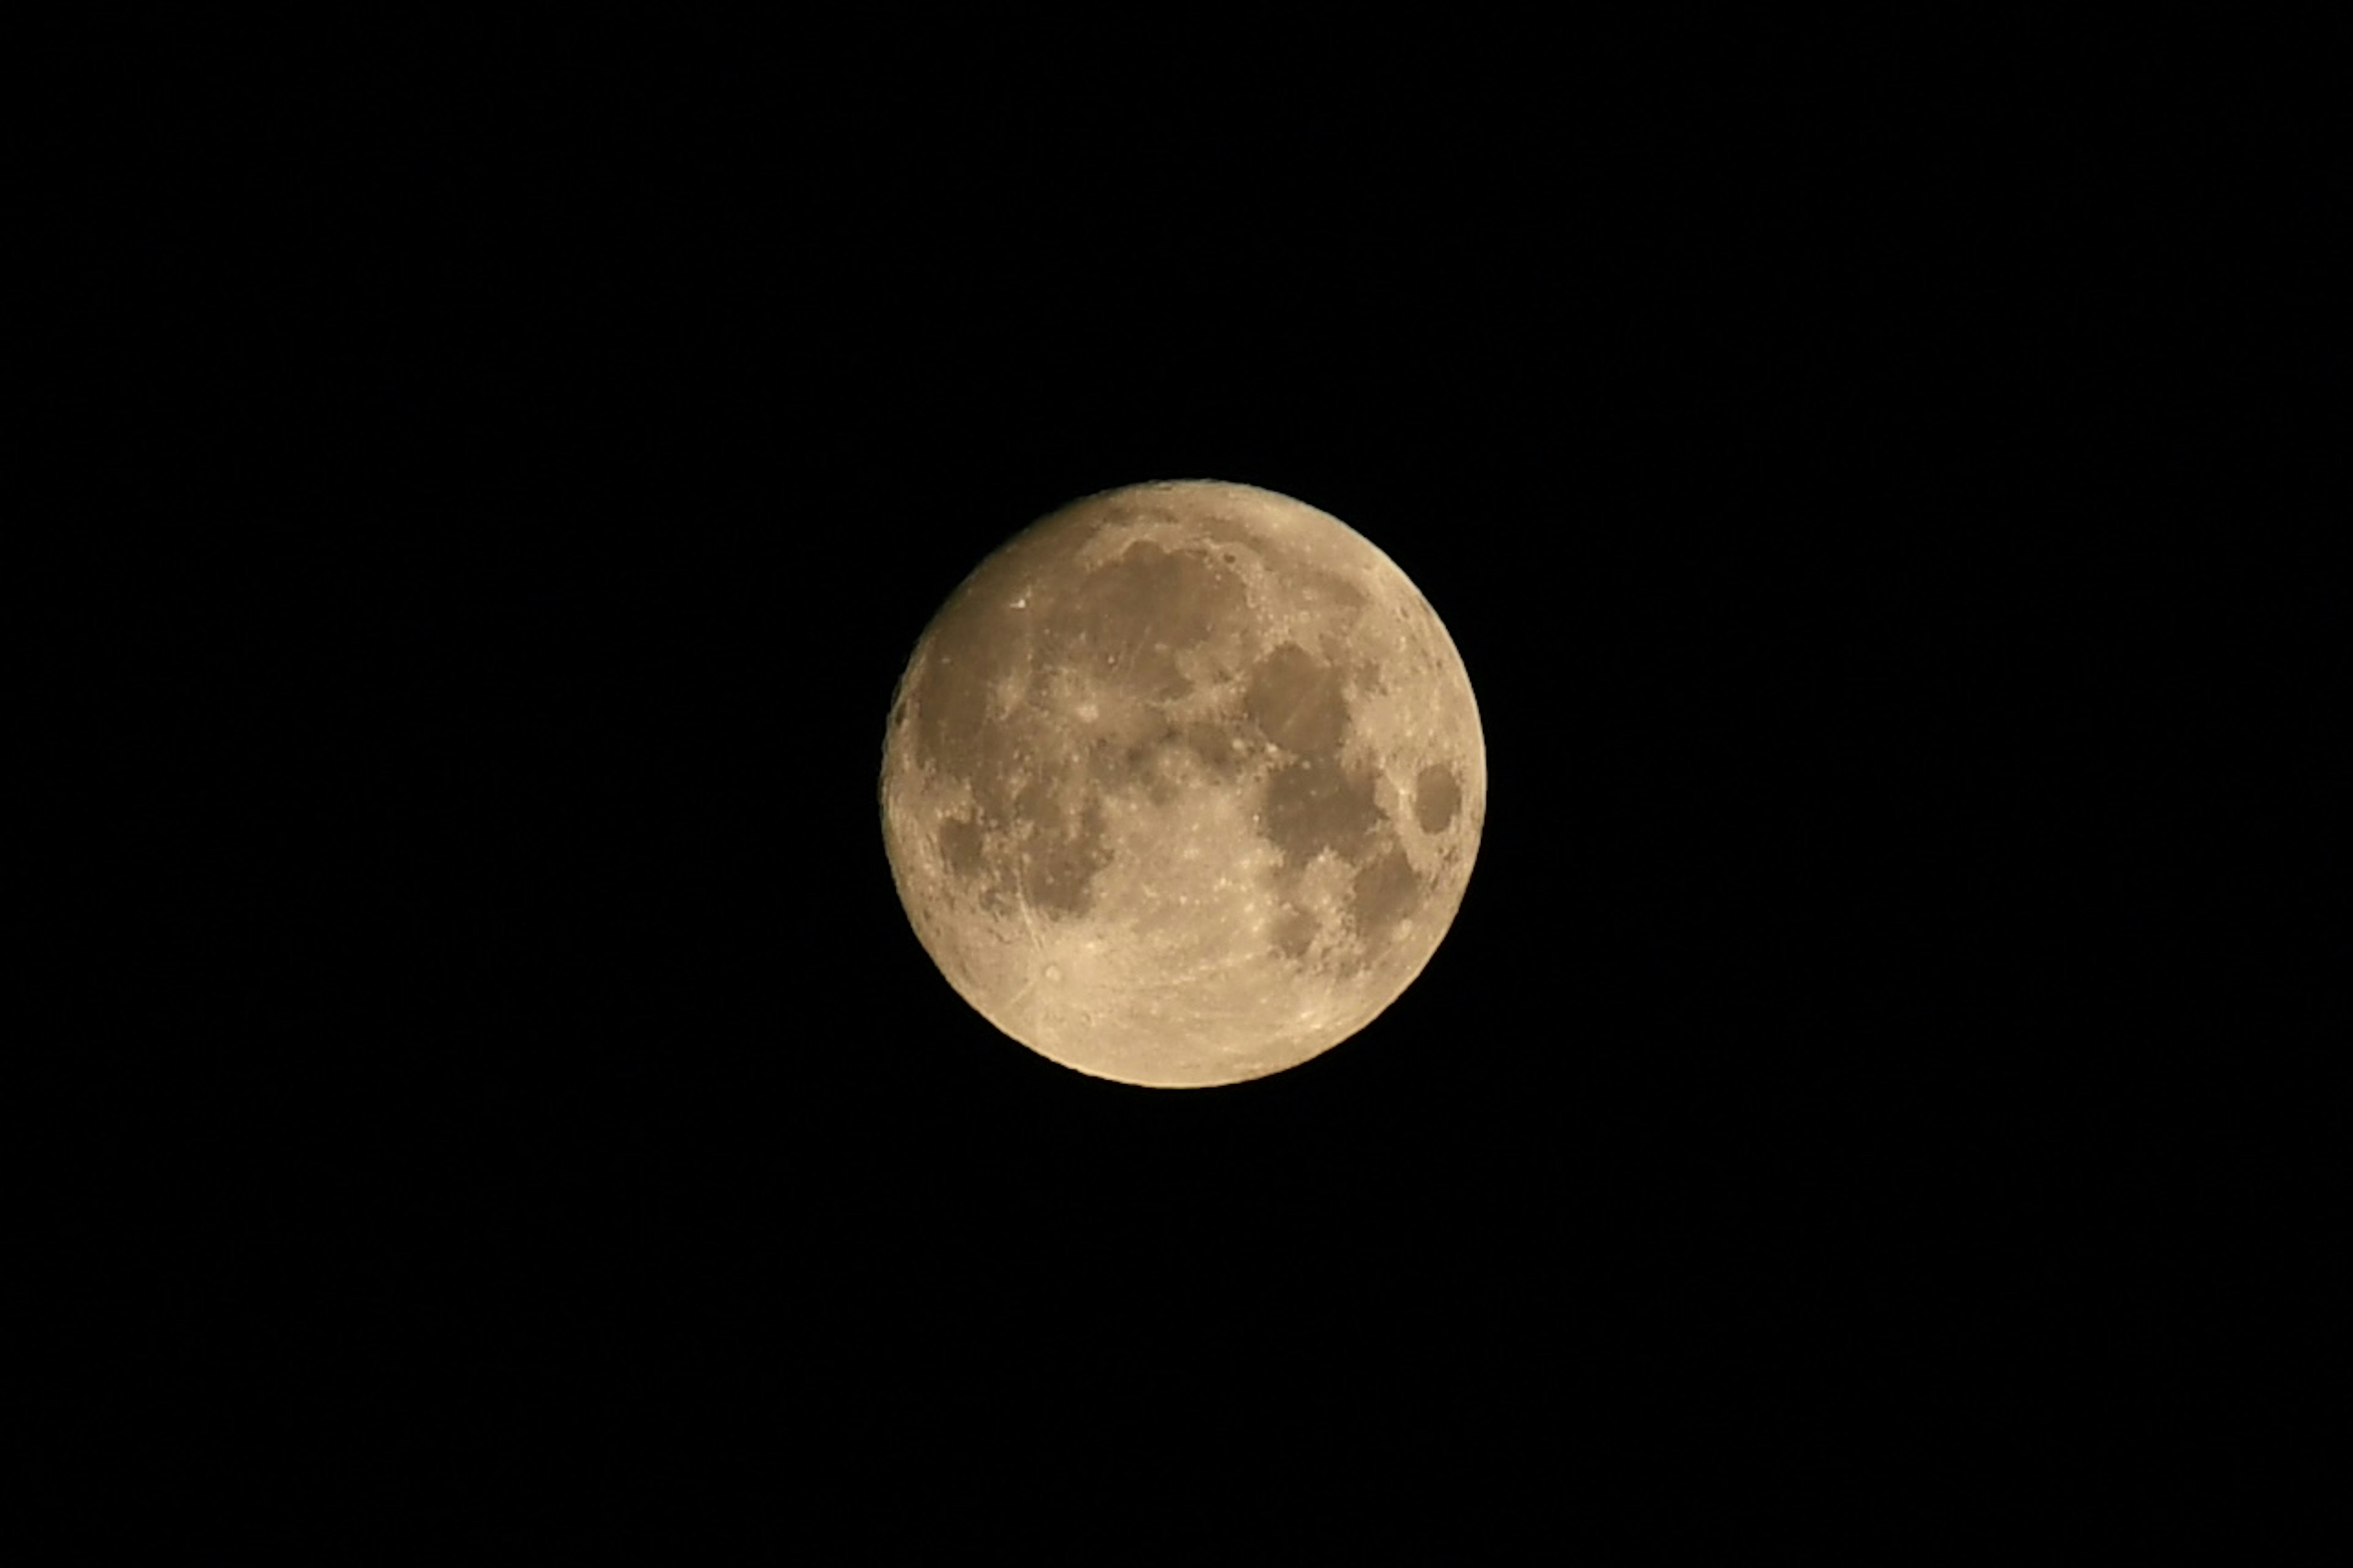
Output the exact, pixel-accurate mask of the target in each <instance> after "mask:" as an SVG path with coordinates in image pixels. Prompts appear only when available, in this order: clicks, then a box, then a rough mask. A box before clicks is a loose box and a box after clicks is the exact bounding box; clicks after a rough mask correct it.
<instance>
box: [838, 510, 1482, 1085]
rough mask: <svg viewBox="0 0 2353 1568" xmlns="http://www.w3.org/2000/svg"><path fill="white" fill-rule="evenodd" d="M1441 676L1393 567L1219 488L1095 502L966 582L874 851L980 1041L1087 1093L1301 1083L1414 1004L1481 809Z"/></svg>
mask: <svg viewBox="0 0 2353 1568" xmlns="http://www.w3.org/2000/svg"><path fill="white" fill-rule="evenodd" d="M1486 787H1487V777H1486V756H1485V750H1484V746H1483V743H1482V737H1481V731H1480V726H1479V714H1478V709H1477V705H1476V703H1475V701H1474V700H1473V699H1472V691H1471V683H1470V679H1469V677H1468V675H1467V674H1466V673H1465V671H1464V669H1463V667H1462V661H1461V657H1460V656H1459V655H1458V654H1457V652H1456V651H1455V647H1454V644H1453V641H1452V639H1451V637H1449V636H1448V635H1447V632H1446V628H1445V627H1444V626H1441V625H1440V622H1439V618H1438V616H1437V614H1436V613H1435V612H1434V611H1433V610H1432V609H1431V608H1430V604H1429V602H1428V601H1427V600H1425V599H1424V598H1423V597H1422V595H1421V594H1420V593H1419V590H1417V589H1416V588H1415V587H1414V585H1413V584H1411V583H1410V582H1409V581H1408V580H1407V578H1406V576H1405V574H1403V573H1402V572H1401V571H1399V570H1398V567H1397V566H1396V565H1395V563H1392V562H1391V561H1390V560H1389V559H1388V556H1386V555H1384V554H1383V553H1381V552H1380V551H1379V550H1377V548H1375V547H1374V546H1373V545H1372V544H1371V543H1369V542H1366V540H1365V539H1364V538H1363V537H1361V536H1360V535H1358V534H1357V533H1356V532H1355V531H1352V530H1350V529H1349V528H1347V527H1346V526H1345V525H1344V524H1343V523H1341V522H1340V521H1337V520H1336V519H1334V518H1332V517H1330V516H1327V515H1326V514H1324V513H1323V512H1321V511H1318V510H1315V509H1314V508H1312V507H1309V506H1306V505H1304V504H1303V503H1301V502H1299V501H1296V500H1291V499H1290V498H1288V497H1285V496H1282V495H1277V494H1274V493H1272V492H1271V491H1267V490H1262V489H1253V488H1251V487H1249V486H1246V485H1237V484H1224V483H1217V482H1212V481H1206V480H1199V481H1183V482H1170V483H1155V484H1144V485H1135V486H1132V487H1129V488H1127V489H1118V490H1113V491H1108V492H1105V493H1103V494H1101V495H1096V496H1091V497H1088V498H1087V499H1085V500H1080V501H1077V502H1074V503H1072V504H1071V505H1070V506H1068V507H1065V508H1063V509H1062V510H1060V511H1058V512H1055V513H1053V514H1052V515H1050V516H1049V517H1047V518H1045V519H1043V520H1041V521H1039V522H1037V523H1036V524H1034V525H1032V526H1031V527H1030V528H1029V529H1028V530H1026V531H1023V532H1022V533H1020V534H1019V535H1018V536H1017V537H1016V538H1014V539H1013V540H1012V541H1011V542H1008V544H1006V545H1005V546H1004V547H1003V548H1002V549H1000V550H998V551H997V552H996V553H995V554H993V555H991V556H990V557H989V558H988V559H987V561H985V562H984V563H982V564H981V565H980V566H979V568H978V569H977V570H976V571H975V572H974V573H973V574H972V575H971V576H970V577H968V578H967V579H965V582H964V584H962V585H961V586H960V587H958V588H957V589H956V591H955V594H954V595H951V596H950V598H949V600H948V602H947V604H946V605H944V606H943V607H942V609H941V610H940V612H939V614H938V615H937V616H936V617H934V620H933V622H932V624H931V626H929V627H928V628H927V629H926V631H925V632H924V634H923V638H922V640H921V641H920V642H919V643H918V645H917V647H916V648H915V652H914V655H913V658H912V659H911V660H910V661H909V663H908V666H907V669H906V672H905V675H904V677H903V678H902V680H901V682H900V685H899V689H898V693H897V696H896V699H895V700H894V701H893V703H892V712H891V716H890V721H889V728H888V731H887V734H886V737H885V741H884V752H883V762H882V774H881V807H882V823H883V837H884V842H885V846H886V847H887V850H888V853H889V857H890V862H891V867H892V873H893V875H894V876H895V878H896V879H897V882H898V888H899V893H900V897H901V900H902V902H903V903H904V904H905V907H906V910H907V913H908V917H909V919H910V920H911V921H913V925H914V929H915V932H916V935H917V936H918V937H919V938H920V939H921V941H922V942H923V946H924V948H925V949H926V950H927V951H928V952H930V954H931V956H932V957H933V959H934V961H935V962H936V963H938V965H939V967H940V970H941V973H943V974H944V975H945V976H946V978H947V980H948V982H949V984H952V985H953V986H955V989H956V991H957V992H958V993H959V994H962V995H963V996H964V998H965V1000H966V1001H968V1002H969V1003H970V1004H971V1005H973V1006H974V1007H975V1008H976V1009H977V1010H978V1011H979V1012H980V1013H981V1015H982V1016H985V1017H987V1019H988V1020H989V1021H990V1022H991V1023H993V1024H995V1025H996V1026H997V1027H998V1028H1000V1029H1002V1030H1003V1031H1004V1032H1005V1033H1007V1034H1008V1035H1010V1036H1012V1037H1014V1038H1015V1039H1017V1040H1018V1041H1020V1042H1021V1043H1022V1044H1024V1045H1027V1046H1029V1047H1031V1048H1032V1049H1034V1050H1036V1051H1038V1052H1039V1053H1040V1054H1042V1055H1044V1056H1045V1057H1047V1058H1050V1059H1052V1060H1054V1061H1056V1062H1059V1063H1061V1064H1062V1065H1064V1066H1066V1067H1069V1068H1075V1069H1077V1070H1078V1071H1081V1072H1084V1073H1089V1074H1092V1075H1094V1076H1096V1077H1100V1078H1105V1079H1115V1080H1118V1081H1121V1082H1124V1083H1131V1084H1142V1085H1149V1086H1155V1087H1166V1088H1179V1087H1198V1086H1208V1085H1214V1084H1226V1083H1233V1082H1238V1081H1240V1080H1243V1079H1252V1078H1258V1077H1261V1076H1263V1075H1265V1074H1268V1073H1271V1072H1276V1071H1280V1070H1282V1068H1289V1067H1293V1066H1295V1065H1296V1064H1298V1063H1300V1062H1302V1061H1304V1060H1306V1059H1307V1058H1311V1057H1314V1056H1315V1055H1317V1054H1318V1053H1320V1052H1322V1051H1324V1050H1326V1049H1328V1048H1329V1047H1332V1046H1334V1045H1335V1044H1337V1043H1338V1042H1340V1041H1341V1040H1344V1039H1345V1038H1347V1037H1349V1036H1350V1035H1353V1034H1355V1033H1356V1031H1358V1030H1359V1029H1361V1028H1363V1027H1364V1026H1366V1024H1367V1023H1369V1022H1371V1021H1372V1019H1374V1018H1375V1017H1376V1016H1378V1015H1379V1014H1380V1013H1381V1011H1382V1010H1383V1009H1384V1008H1386V1007H1388V1005H1389V1004H1390V1003H1392V1002H1393V1001H1395V1000H1396V999H1397V997H1398V994H1400V993H1402V992H1403V991H1404V990H1405V988H1406V987H1407V986H1408V985H1409V984H1412V982H1413V981H1414V979H1415V977H1416V976H1418V975H1419V973H1421V970H1422V968H1423V966H1424V965H1425V964H1426V963H1428V962H1429V961H1430V955H1431V953H1432V952H1434V951H1435V950H1436V949H1437V947H1438V944H1439V942H1440V940H1441V939H1442V938H1443V937H1444V936H1445V934H1446V931H1447V929H1448V927H1449V926H1450V925H1451V922H1452V921H1453V919H1454V915H1455V912H1456V910H1458V909H1459V908H1460V906H1461V900H1462V896H1463V889H1464V886H1465V884H1466V883H1467V881H1468V880H1469V878H1470V875H1471V867H1472V859H1473V858H1474V857H1475V856H1476V853H1477V850H1478V846H1479V835H1480V828H1481V825H1482V821H1483V818H1484V816H1485V808H1486Z"/></svg>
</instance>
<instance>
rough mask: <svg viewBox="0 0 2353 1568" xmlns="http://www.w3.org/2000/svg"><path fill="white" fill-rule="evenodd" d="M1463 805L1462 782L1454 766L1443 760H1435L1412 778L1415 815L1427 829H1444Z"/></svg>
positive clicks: (1435, 831) (1443, 830)
mask: <svg viewBox="0 0 2353 1568" xmlns="http://www.w3.org/2000/svg"><path fill="white" fill-rule="evenodd" d="M1461 809H1462V785H1461V782H1460V781H1459V780H1457V779H1456V778H1455V776H1454V770H1453V769H1452V768H1450V767H1448V766H1447V765H1446V764H1445V763H1430V765H1429V766H1428V767H1426V768H1424V769H1422V770H1421V772H1420V773H1418V774H1416V775H1415V777H1414V781H1413V819H1414V821H1416V822H1418V823H1419V824H1420V825H1421V830H1422V831H1423V832H1424V833H1443V832H1445V831H1446V829H1447V827H1448V826H1449V825H1450V824H1451V823H1452V822H1453V820H1454V814H1455V813H1456V812H1458V811H1460V810H1461Z"/></svg>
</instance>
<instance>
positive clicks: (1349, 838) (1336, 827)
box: [1266, 754, 1384, 866]
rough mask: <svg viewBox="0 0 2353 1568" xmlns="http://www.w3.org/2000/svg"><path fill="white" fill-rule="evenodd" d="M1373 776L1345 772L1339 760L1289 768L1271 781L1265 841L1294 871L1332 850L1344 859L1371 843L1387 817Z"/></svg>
mask: <svg viewBox="0 0 2353 1568" xmlns="http://www.w3.org/2000/svg"><path fill="white" fill-rule="evenodd" d="M1373 782H1374V781H1373V775H1372V774H1371V773H1364V772H1356V773H1351V772H1348V771H1346V770H1345V769H1343V768H1342V767H1341V765H1340V761H1339V759H1338V758H1337V757H1334V756H1331V755H1328V754H1326V755H1324V756H1317V757H1302V758H1299V759H1297V760H1296V761H1293V762H1289V763H1284V764H1283V765H1282V766H1281V767H1279V768H1277V769H1275V770H1274V772H1273V773H1271V774H1269V775H1268V777H1267V781H1266V838H1267V842H1269V843H1271V844H1272V845H1273V846H1274V847H1276V848H1277V849H1280V850H1281V851H1282V858H1283V859H1284V860H1285V861H1286V862H1287V863H1289V864H1291V865H1293V866H1303V865H1305V864H1306V863H1307V862H1308V861H1310V860H1313V859H1314V858H1315V857H1316V856H1317V855H1318V854H1320V853H1321V852H1322V851H1324V850H1326V849H1329V850H1331V851H1333V852H1334V853H1335V854H1336V855H1338V856H1339V857H1340V858H1342V859H1344V860H1353V859H1355V858H1356V852H1357V851H1358V850H1359V849H1361V848H1363V847H1365V845H1366V844H1367V843H1369V842H1370V841H1371V839H1372V836H1373V834H1374V833H1375V832H1376V831H1377V830H1378V829H1379V828H1380V826H1381V825H1382V822H1383V821H1384V818H1383V817H1382V816H1381V808H1380V806H1379V805H1377V803H1376V802H1375V801H1374V798H1373Z"/></svg>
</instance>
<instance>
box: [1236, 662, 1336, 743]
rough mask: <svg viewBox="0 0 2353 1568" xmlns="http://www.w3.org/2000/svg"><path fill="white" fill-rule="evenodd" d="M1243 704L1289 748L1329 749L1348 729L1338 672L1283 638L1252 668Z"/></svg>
mask: <svg viewBox="0 0 2353 1568" xmlns="http://www.w3.org/2000/svg"><path fill="white" fill-rule="evenodd" d="M1242 710H1243V711H1244V712H1246V713H1248V714H1249V715H1250V721H1251V722H1253V723H1255V724H1256V725H1257V726H1258V727H1259V730H1260V731H1261V733H1263V734H1264V735H1265V736H1266V738H1267V739H1268V740H1270V741H1272V742H1274V743H1275V744H1276V745H1278V746H1281V747H1282V749H1283V750H1285V751H1287V752H1302V753H1314V752H1329V751H1333V750H1335V749H1336V748H1337V747H1338V746H1339V744H1340V742H1341V741H1342V739H1343V738H1344V737H1345V736H1346V734H1347V732H1348V699H1347V695H1346V693H1345V691H1343V690H1342V689H1341V682H1340V672H1339V671H1338V670H1336V669H1335V668H1332V667H1331V666H1330V665H1328V664H1326V663H1324V661H1323V660H1322V659H1319V658H1316V657H1315V656H1314V654H1312V653H1309V652H1308V651H1307V650H1306V649H1305V648H1303V647H1300V646H1299V645H1298V644H1296V643H1284V644H1283V645H1282V647H1278V648H1276V649H1275V650H1274V651H1273V652H1271V653H1270V654H1268V655H1267V656H1266V658H1263V659H1261V660H1260V661H1259V665H1258V668H1255V669H1253V670H1251V671H1250V689H1249V690H1248V691H1247V692H1246V693H1244V695H1243V698H1242Z"/></svg>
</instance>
